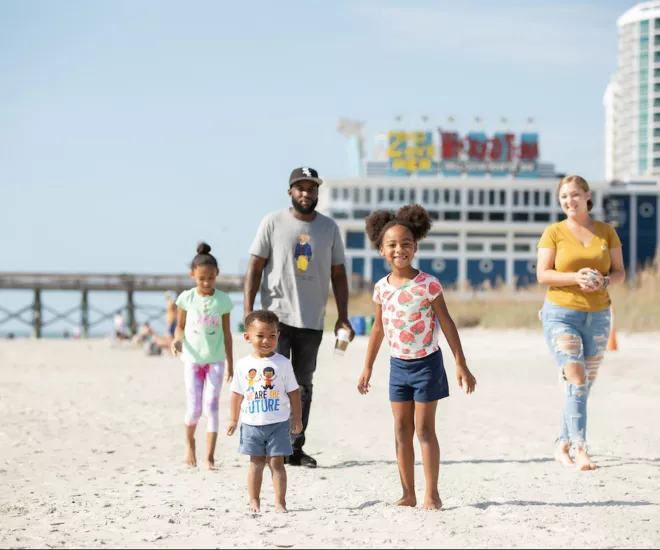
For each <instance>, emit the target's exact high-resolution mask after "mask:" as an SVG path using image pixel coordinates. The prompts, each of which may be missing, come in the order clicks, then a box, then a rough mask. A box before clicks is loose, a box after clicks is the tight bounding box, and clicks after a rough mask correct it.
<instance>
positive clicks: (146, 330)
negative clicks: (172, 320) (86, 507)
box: [133, 321, 156, 344]
mask: <svg viewBox="0 0 660 550" xmlns="http://www.w3.org/2000/svg"><path fill="white" fill-rule="evenodd" d="M155 335H156V333H155V332H154V329H153V328H151V326H150V325H149V323H148V322H147V321H145V322H144V323H142V326H141V327H140V330H139V331H138V332H137V334H135V335H134V336H133V343H134V344H142V343H144V342H148V341H149V340H151V339H152V338H154V336H155Z"/></svg>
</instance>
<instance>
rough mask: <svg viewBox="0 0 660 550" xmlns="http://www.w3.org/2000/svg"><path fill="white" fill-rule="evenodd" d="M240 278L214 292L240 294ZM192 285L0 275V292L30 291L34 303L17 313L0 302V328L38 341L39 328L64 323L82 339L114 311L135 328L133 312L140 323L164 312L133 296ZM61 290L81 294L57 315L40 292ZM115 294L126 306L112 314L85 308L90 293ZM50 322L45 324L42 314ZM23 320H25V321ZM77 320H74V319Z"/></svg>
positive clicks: (152, 279) (135, 276) (93, 276)
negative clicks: (26, 332) (13, 326)
mask: <svg viewBox="0 0 660 550" xmlns="http://www.w3.org/2000/svg"><path fill="white" fill-rule="evenodd" d="M243 282H244V277H243V276H242V275H221V276H220V277H218V280H217V281H216V288H218V289H219V290H222V291H224V292H241V291H242V290H243ZM193 285H194V282H193V281H191V279H190V277H189V276H188V275H168V274H146V273H21V272H0V290H31V291H32V292H33V293H34V300H33V302H32V304H31V305H28V306H26V307H23V308H21V309H18V310H14V311H12V310H10V309H8V308H7V307H5V306H4V305H3V304H2V303H1V302H0V315H4V317H0V325H3V324H4V323H7V322H9V321H11V320H14V321H17V322H19V323H21V324H23V325H27V326H30V327H32V333H33V336H35V337H36V338H40V337H41V332H42V329H43V327H46V326H48V325H50V324H53V323H55V322H57V321H64V322H67V323H69V324H70V325H73V326H75V327H77V326H79V327H80V328H81V332H82V336H83V337H87V336H88V335H89V329H90V328H92V327H94V326H96V325H99V324H101V323H103V322H106V321H107V320H108V319H110V318H111V317H112V316H113V315H114V314H115V312H116V311H117V309H119V310H120V311H124V312H125V313H126V316H127V322H128V326H129V327H130V328H131V329H134V328H135V327H136V325H137V319H136V312H138V311H140V312H141V313H143V314H144V315H143V316H144V317H145V319H144V321H152V320H153V319H157V318H159V317H161V316H162V315H163V314H164V313H165V308H159V307H156V306H141V305H138V304H136V303H135V298H134V293H135V292H166V291H168V290H169V291H173V292H175V293H177V294H178V293H180V292H181V291H183V290H185V289H186V288H190V287H191V286H193ZM44 290H64V291H67V290H68V291H78V292H80V293H81V301H80V305H79V306H76V307H73V308H71V309H69V310H67V311H64V312H60V311H57V310H55V309H54V308H52V307H49V306H46V305H45V304H43V303H42V295H41V293H42V291H44ZM99 290H103V291H117V292H125V293H126V305H125V306H124V307H122V308H115V309H113V311H112V312H104V311H100V310H97V309H95V308H93V307H91V306H90V305H89V292H90V291H99ZM44 311H45V312H47V313H49V314H50V315H51V318H50V319H49V320H47V321H45V320H44V318H43V313H44ZM90 312H92V313H95V314H96V315H97V319H96V320H94V321H90V316H89V313H90ZM26 317H27V318H26ZM76 317H77V318H76Z"/></svg>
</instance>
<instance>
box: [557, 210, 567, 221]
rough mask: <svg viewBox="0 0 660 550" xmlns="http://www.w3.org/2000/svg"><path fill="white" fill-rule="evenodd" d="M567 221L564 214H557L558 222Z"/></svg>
mask: <svg viewBox="0 0 660 550" xmlns="http://www.w3.org/2000/svg"><path fill="white" fill-rule="evenodd" d="M565 219H566V214H564V213H563V212H560V213H559V214H557V221H558V222H563V221H564V220H565Z"/></svg>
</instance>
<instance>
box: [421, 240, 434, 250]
mask: <svg viewBox="0 0 660 550" xmlns="http://www.w3.org/2000/svg"><path fill="white" fill-rule="evenodd" d="M417 246H418V248H419V250H427V251H428V250H435V243H434V242H433V241H422V242H421V243H419V244H418V245H417Z"/></svg>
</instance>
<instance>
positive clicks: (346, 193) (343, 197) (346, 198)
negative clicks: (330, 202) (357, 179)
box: [341, 187, 349, 201]
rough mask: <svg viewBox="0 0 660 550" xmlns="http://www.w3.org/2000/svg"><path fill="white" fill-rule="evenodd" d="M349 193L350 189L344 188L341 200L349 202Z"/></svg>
mask: <svg viewBox="0 0 660 550" xmlns="http://www.w3.org/2000/svg"><path fill="white" fill-rule="evenodd" d="M348 193H349V191H348V187H344V188H342V190H341V198H342V199H344V200H345V201H347V200H348V196H349V195H348Z"/></svg>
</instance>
